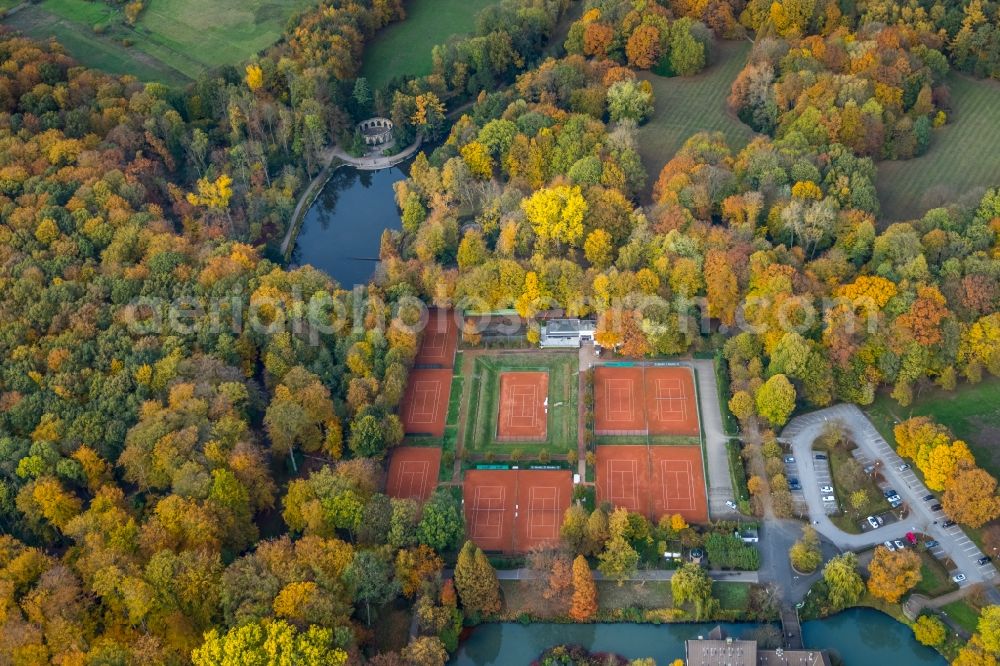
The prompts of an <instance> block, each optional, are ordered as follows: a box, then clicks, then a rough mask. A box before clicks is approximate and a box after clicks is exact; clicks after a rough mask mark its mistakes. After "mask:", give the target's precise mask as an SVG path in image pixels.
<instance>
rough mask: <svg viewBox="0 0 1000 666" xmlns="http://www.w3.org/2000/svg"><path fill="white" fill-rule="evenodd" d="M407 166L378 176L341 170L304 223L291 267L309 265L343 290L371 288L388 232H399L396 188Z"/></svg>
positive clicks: (307, 214) (297, 239)
mask: <svg viewBox="0 0 1000 666" xmlns="http://www.w3.org/2000/svg"><path fill="white" fill-rule="evenodd" d="M408 170H409V163H408V162H407V163H404V164H402V165H400V166H397V167H392V168H391V169H382V170H380V171H359V170H357V169H353V168H351V167H341V168H339V169H337V170H336V171H335V172H334V173H333V176H332V177H331V178H330V180H329V182H327V184H326V186H325V187H324V188H323V191H322V192H321V193H320V195H319V197H318V198H317V199H316V201H315V203H313V205H312V208H310V209H309V212H307V213H306V216H305V219H304V220H302V228H301V229H299V235H298V237H297V238H296V239H295V248H294V250H292V257H291V264H292V265H293V266H302V265H305V264H311V265H313V266H315V267H316V268H318V269H320V270H322V271H324V272H325V273H327V274H328V275H330V277H332V278H333V279H335V280H336V281H337V282H339V283H340V285H341V286H342V287H344V288H345V289H350V288H351V287H353V286H354V285H356V284H367V283H368V280H369V279H370V278H371V276H372V273H374V272H375V268H376V266H377V264H378V253H379V243H380V241H381V239H382V232H383V231H384V230H385V229H400V228H402V222H401V221H400V218H399V210H398V209H397V208H396V194H395V192H394V191H393V189H392V185H393V183H396V182H398V181H400V180H403V179H405V178H406V171H408Z"/></svg>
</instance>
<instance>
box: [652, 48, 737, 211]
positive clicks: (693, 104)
mask: <svg viewBox="0 0 1000 666" xmlns="http://www.w3.org/2000/svg"><path fill="white" fill-rule="evenodd" d="M750 46H751V44H750V42H749V41H745V40H744V41H735V42H718V43H716V44H715V46H714V48H713V51H712V61H711V64H710V65H709V66H708V67H707V68H706V69H705V71H703V72H702V73H701V74H698V75H697V76H690V77H679V76H678V77H670V78H668V77H662V76H656V75H655V74H650V73H645V74H643V75H642V78H644V79H648V80H649V81H650V82H651V83H652V84H653V92H654V94H655V95H656V111H655V113H654V114H653V117H652V118H651V119H650V120H649V122H647V123H646V124H645V125H643V126H642V127H640V128H639V152H640V153H641V155H642V163H643V166H645V167H646V172H647V173H648V174H649V183H648V184H647V187H646V195H647V196H648V194H649V193H650V192H652V187H653V183H655V182H656V178H657V176H659V175H660V170H661V169H662V168H663V165H664V164H666V163H667V162H668V161H669V160H670V158H671V157H673V156H674V154H675V153H676V152H677V151H678V150H679V149H680V147H681V146H683V145H684V142H685V141H687V140H688V139H689V138H690V137H691V135H692V134H695V133H697V132H722V133H723V134H725V135H726V138H727V139H729V145H730V147H732V148H733V150H738V149H740V148H742V147H743V146H745V145H746V144H747V142H748V141H749V140H750V137H752V136H753V130H751V129H750V127H748V126H747V125H744V124H743V123H742V122H740V119H739V118H737V117H736V115H735V114H734V113H731V112H730V111H729V108H728V107H727V105H726V98H727V97H728V96H729V89H730V86H731V85H732V83H733V80H734V79H735V78H736V75H737V74H739V73H740V70H741V69H743V65H744V64H745V63H746V60H747V56H748V55H749V54H750Z"/></svg>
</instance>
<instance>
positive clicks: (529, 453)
mask: <svg viewBox="0 0 1000 666" xmlns="http://www.w3.org/2000/svg"><path fill="white" fill-rule="evenodd" d="M578 358H579V357H578V355H577V354H576V353H575V352H570V353H565V352H542V353H534V352H532V353H517V352H510V353H501V352H498V353H495V354H484V355H482V356H478V357H477V358H476V364H475V371H474V374H473V376H472V377H470V378H467V380H468V381H470V382H471V389H472V395H471V399H470V400H469V404H468V405H467V406H466V409H467V410H468V411H467V418H466V427H465V442H464V446H463V454H464V456H465V459H466V460H468V461H472V460H484V459H487V458H486V456H487V454H490V455H491V456H492V457H494V458H495V459H497V460H505V459H508V456H509V454H510V453H511V452H512V451H514V450H519V451H521V453H522V454H523V456H522V459H535V458H537V456H538V454H540V453H541V452H543V451H545V452H547V453H549V454H550V455H551V456H552V457H553V458H555V457H556V456H560V457H564V456H565V455H566V452H567V451H569V450H570V449H575V448H576V447H577V430H578V425H579V424H578V411H577V404H578V403H577V390H578V381H577V374H578V369H579V360H578ZM504 371H547V372H548V373H549V393H548V399H549V407H548V417H547V418H548V427H547V437H546V440H545V441H543V442H508V441H504V442H498V441H497V439H496V431H497V417H498V411H499V403H500V374H501V373H502V372H504Z"/></svg>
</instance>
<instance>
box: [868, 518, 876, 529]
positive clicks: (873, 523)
mask: <svg viewBox="0 0 1000 666" xmlns="http://www.w3.org/2000/svg"><path fill="white" fill-rule="evenodd" d="M868 524H869V525H871V526H872V529H873V530H877V529H878V521H877V520H875V516H868Z"/></svg>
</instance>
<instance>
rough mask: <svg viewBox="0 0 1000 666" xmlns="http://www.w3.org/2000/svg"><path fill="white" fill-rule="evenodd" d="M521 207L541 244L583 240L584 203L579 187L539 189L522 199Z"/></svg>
mask: <svg viewBox="0 0 1000 666" xmlns="http://www.w3.org/2000/svg"><path fill="white" fill-rule="evenodd" d="M521 208H522V209H523V210H524V214H525V215H526V216H527V217H528V221H529V222H531V226H532V227H533V228H534V230H535V234H537V236H538V238H539V240H540V241H542V242H543V243H548V242H554V243H558V244H565V245H571V246H578V245H579V244H580V242H581V241H582V240H583V217H584V215H585V214H586V212H587V202H586V200H585V199H584V198H583V195H582V194H581V192H580V188H579V187H576V186H574V187H570V186H567V185H557V186H555V187H551V188H543V189H541V190H538V191H537V192H535V193H534V194H532V195H531V196H530V197H528V198H527V199H524V200H522V201H521Z"/></svg>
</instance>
